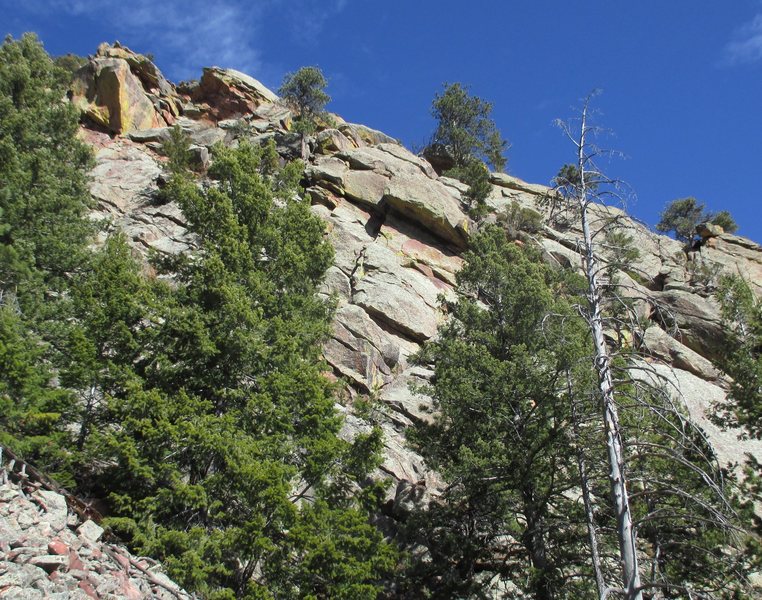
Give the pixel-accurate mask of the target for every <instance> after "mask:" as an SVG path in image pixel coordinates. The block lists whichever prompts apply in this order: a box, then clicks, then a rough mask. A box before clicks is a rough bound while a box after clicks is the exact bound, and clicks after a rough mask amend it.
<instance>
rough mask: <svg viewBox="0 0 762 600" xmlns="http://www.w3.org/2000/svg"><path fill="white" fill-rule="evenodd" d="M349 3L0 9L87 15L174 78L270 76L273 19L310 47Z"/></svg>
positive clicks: (113, 3)
mask: <svg viewBox="0 0 762 600" xmlns="http://www.w3.org/2000/svg"><path fill="white" fill-rule="evenodd" d="M347 6H349V0H214V1H213V2H212V1H209V0H164V1H162V2H159V1H157V0H24V1H23V2H20V1H19V0H0V13H2V12H4V10H3V9H5V10H11V14H13V12H16V13H26V14H27V15H28V16H31V17H36V16H37V17H38V16H40V15H46V16H50V15H56V14H58V15H68V16H69V17H75V18H77V19H81V20H83V21H87V22H92V24H93V27H98V28H99V29H100V28H102V29H103V31H104V32H106V31H108V32H109V33H108V35H113V36H114V37H115V38H116V39H118V40H119V41H121V42H123V43H125V44H127V45H129V46H131V47H133V49H134V50H139V51H144V52H152V53H153V54H155V56H156V58H157V62H158V64H159V66H160V67H161V68H162V69H163V70H164V71H165V73H166V75H167V76H169V77H170V78H171V79H173V80H175V81H177V80H180V79H190V78H196V77H199V76H200V74H201V68H202V67H204V66H210V65H216V66H220V67H230V68H234V69H238V70H240V71H244V72H245V73H249V74H251V75H253V76H254V77H257V78H258V79H261V80H263V81H275V80H277V79H279V78H280V76H281V73H280V72H279V71H280V70H279V69H277V68H276V65H277V63H278V60H279V58H278V57H277V56H269V57H268V55H267V46H266V44H267V39H268V37H269V38H272V36H273V32H272V28H273V26H275V27H281V28H283V32H282V35H285V36H288V37H289V38H290V39H292V40H293V41H294V42H295V43H297V44H298V45H300V46H303V47H304V46H306V47H308V48H311V47H315V46H318V45H319V44H320V36H321V34H322V33H323V32H324V31H325V28H326V27H329V26H330V23H331V19H332V18H334V17H335V16H336V15H338V14H339V13H341V12H342V11H343V10H344V9H345V8H346V7H347ZM108 41H113V40H108Z"/></svg>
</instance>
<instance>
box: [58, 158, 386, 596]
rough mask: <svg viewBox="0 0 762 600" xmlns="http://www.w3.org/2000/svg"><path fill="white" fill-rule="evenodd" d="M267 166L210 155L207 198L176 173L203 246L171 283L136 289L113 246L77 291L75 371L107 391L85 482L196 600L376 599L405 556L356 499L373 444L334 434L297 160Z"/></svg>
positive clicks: (324, 322) (336, 421)
mask: <svg viewBox="0 0 762 600" xmlns="http://www.w3.org/2000/svg"><path fill="white" fill-rule="evenodd" d="M274 152H275V150H274V147H272V146H268V147H265V148H255V147H252V146H249V145H246V144H242V145H241V146H239V147H238V148H237V149H236V150H229V149H225V148H222V147H219V148H217V149H216V150H215V160H214V164H213V166H212V168H211V169H210V171H209V174H210V176H211V177H213V178H214V179H215V181H214V184H212V185H205V186H200V185H199V184H198V183H197V182H196V181H194V180H193V179H191V178H190V177H189V176H188V174H186V173H182V172H180V171H177V170H176V171H175V173H174V174H173V175H172V176H171V178H170V182H169V183H168V185H167V187H166V188H165V191H164V194H165V196H166V198H165V199H167V200H174V201H177V202H178V203H179V204H180V206H181V208H182V209H183V211H184V213H185V215H186V218H187V219H188V224H189V229H190V230H191V231H192V232H193V233H195V234H196V235H197V236H198V244H199V247H198V250H197V251H196V252H194V253H193V254H192V255H189V256H180V257H176V258H175V259H174V260H171V261H167V262H166V263H165V264H164V268H171V274H172V276H173V279H174V282H173V284H172V286H171V287H170V286H166V285H159V284H152V283H150V282H147V281H145V280H144V279H143V278H141V277H139V274H138V272H137V270H136V267H135V266H134V264H133V266H130V263H129V256H128V255H126V254H125V251H124V250H125V249H124V245H123V242H120V241H119V240H114V242H113V244H112V245H111V246H110V247H107V251H108V252H109V255H108V256H104V258H103V260H102V261H101V262H99V263H97V264H99V266H100V268H99V270H98V271H97V273H95V275H94V278H93V282H100V286H98V287H97V288H93V287H92V286H90V284H89V283H88V282H87V281H83V283H82V284H81V285H78V286H77V287H76V292H77V294H76V297H77V302H78V303H79V304H78V305H79V306H81V307H82V309H83V310H82V312H81V314H80V318H81V322H82V324H83V325H82V331H83V335H82V337H83V339H85V340H87V343H86V344H82V348H83V350H82V352H81V353H80V355H79V356H78V357H77V358H76V361H75V364H74V365H73V366H72V368H71V369H69V371H68V373H69V374H70V376H71V377H72V381H73V382H74V381H77V379H76V378H77V377H78V378H79V379H78V381H80V382H89V381H93V382H95V386H96V387H98V389H99V392H98V394H97V398H98V402H97V407H96V408H97V410H95V411H94V412H92V413H88V414H86V415H85V417H86V419H83V428H84V426H85V424H86V423H87V424H89V426H88V432H87V437H86V439H85V440H84V456H85V458H86V459H88V460H89V462H90V463H91V464H95V465H96V468H95V469H94V470H93V472H92V473H90V475H89V481H88V482H82V484H83V485H89V486H90V489H91V491H92V492H94V493H98V494H107V495H108V499H109V501H110V503H111V504H112V506H113V509H114V514H115V517H114V518H112V519H111V520H110V522H111V524H112V526H113V527H114V528H115V529H116V530H117V531H119V532H121V533H122V534H123V535H124V536H126V537H127V538H128V539H129V540H130V543H131V544H132V545H133V546H134V547H135V548H137V549H139V550H140V551H141V552H144V553H148V554H151V555H153V556H156V557H157V558H160V559H162V560H163V561H164V564H165V565H166V567H167V568H168V570H169V572H170V573H171V574H172V576H173V577H174V578H175V579H176V580H177V581H178V582H180V583H181V584H183V585H184V586H186V587H187V588H188V589H192V590H195V591H198V592H200V593H201V594H203V595H204V596H207V597H220V598H222V597H230V596H235V597H251V598H271V597H305V598H307V597H346V598H349V597H356V598H374V597H376V595H377V594H378V592H379V590H380V589H381V587H382V583H381V576H382V574H383V573H385V572H387V571H388V570H389V569H390V568H391V567H392V566H393V563H394V561H395V560H396V559H395V556H396V555H395V552H394V551H393V550H392V548H391V547H390V546H389V545H388V544H387V543H386V542H385V541H384V540H383V537H382V536H381V534H380V533H379V532H377V531H376V530H375V528H374V527H373V526H372V525H370V523H369V521H368V516H367V512H365V511H364V509H363V505H362V503H361V502H359V500H360V499H359V498H358V497H357V494H356V492H355V491H354V488H355V487H356V481H358V480H359V479H361V478H363V477H364V476H365V474H366V473H367V472H368V470H369V469H370V468H373V467H374V466H375V465H376V456H377V453H378V449H379V447H380V436H379V433H378V432H372V433H370V434H368V435H366V436H360V437H359V438H358V439H357V440H356V441H355V443H354V444H349V443H348V442H346V441H344V440H342V439H341V438H339V436H338V431H339V428H340V425H341V419H340V418H339V416H338V414H337V412H336V411H335V409H334V400H333V394H332V392H333V390H332V386H331V384H330V383H329V382H328V380H327V379H326V378H325V377H323V375H322V371H323V369H324V367H323V364H322V362H321V360H320V347H321V342H322V340H323V339H324V336H325V335H326V332H327V331H328V326H329V323H330V315H331V307H330V305H329V304H326V302H325V301H323V300H321V299H319V298H318V296H317V294H316V289H317V285H318V284H319V282H320V281H321V279H322V277H323V273H324V272H325V269H326V268H327V266H328V265H329V264H330V262H331V258H332V250H331V247H330V246H329V245H328V243H327V242H326V241H325V240H324V235H323V225H322V223H321V222H320V221H319V220H318V219H317V217H314V216H313V215H312V214H311V213H310V211H309V206H308V204H307V203H306V201H304V200H303V199H301V198H300V197H299V196H298V195H297V194H296V191H297V187H296V186H297V182H298V180H299V177H300V175H301V166H300V164H299V163H294V164H291V165H288V166H286V167H285V168H284V169H280V168H278V167H276V166H275V165H276V164H277V162H276V161H274V160H272V158H273V156H272V155H273V154H274ZM88 306H91V307H93V309H94V310H88ZM101 341H103V342H104V343H101ZM80 357H82V358H80ZM89 361H90V362H92V366H88V365H89V364H90V362H89ZM82 365H85V367H86V368H82ZM96 421H97V423H98V424H99V427H97V428H96V427H94V426H93V424H94V423H95V422H96ZM373 493H374V488H373V487H372V486H371V488H369V489H368V491H367V492H366V493H364V495H363V496H364V497H367V498H368V499H369V500H370V499H372V497H373ZM328 524H332V525H330V526H328ZM328 556H330V557H331V559H332V560H335V561H337V562H338V563H339V564H340V565H341V568H337V567H336V566H335V565H331V564H329V562H331V561H329V560H328V559H327V557H328Z"/></svg>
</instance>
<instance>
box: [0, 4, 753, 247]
mask: <svg viewBox="0 0 762 600" xmlns="http://www.w3.org/2000/svg"><path fill="white" fill-rule="evenodd" d="M0 10H1V11H2V12H1V13H0V14H2V15H3V20H2V24H1V25H0V30H3V31H2V33H6V32H7V33H11V34H12V35H14V36H18V35H20V34H21V33H22V32H24V31H35V32H37V33H38V34H39V36H40V38H41V39H42V40H43V42H44V44H45V46H46V48H47V49H48V51H49V52H50V53H51V54H54V55H57V54H63V53H66V52H74V53H77V54H92V53H93V52H94V51H95V49H96V47H97V45H98V44H99V43H100V42H102V41H114V40H119V41H121V42H122V43H123V44H126V45H128V46H130V47H131V48H133V49H134V50H137V51H140V52H151V53H153V54H154V56H155V58H156V62H157V64H158V66H159V67H160V68H161V69H162V70H163V72H164V73H165V75H167V76H168V77H169V78H170V79H171V80H174V81H178V80H181V79H189V78H194V77H197V76H198V75H199V74H200V71H201V68H202V67H203V66H209V65H213V64H214V65H219V66H226V67H234V68H237V69H240V70H243V71H246V72H248V73H250V74H251V75H253V76H254V77H256V78H257V79H260V80H261V81H262V82H264V83H265V84H266V85H268V86H270V87H271V88H273V89H277V88H278V86H279V84H280V82H281V80H282V78H283V75H284V74H285V73H286V72H288V71H293V70H296V69H298V68H299V67H300V66H303V65H314V64H316V65H318V66H320V67H321V68H322V70H323V71H324V73H325V74H326V76H327V77H328V79H329V90H328V91H329V93H330V94H331V95H332V96H333V101H332V102H331V104H330V105H329V108H330V109H331V110H332V111H334V112H336V113H338V114H340V115H342V116H343V117H344V118H346V119H347V120H350V121H354V122H359V123H364V124H366V125H369V126H371V127H375V128H378V129H381V130H383V131H385V132H386V133H388V134H390V135H392V136H394V137H397V138H399V139H401V140H402V141H403V142H404V143H405V144H406V145H407V146H408V147H411V146H420V145H422V144H423V143H425V142H426V140H427V138H428V137H429V136H430V134H431V132H432V130H433V127H434V123H433V119H432V117H431V115H430V106H431V100H432V98H433V96H434V94H435V93H436V92H437V91H440V90H441V89H442V84H443V82H456V81H458V82H462V83H464V84H467V85H469V86H470V88H471V91H472V93H474V94H475V95H478V96H480V97H482V98H484V99H486V100H489V101H491V102H493V104H494V112H493V116H494V118H495V121H496V122H497V124H498V127H499V128H500V129H501V131H502V132H503V134H504V136H505V137H507V138H508V139H509V140H510V141H511V143H512V144H513V146H512V148H511V149H510V151H509V153H508V157H509V163H508V171H509V172H510V173H511V174H513V175H516V176H518V177H521V178H523V179H526V180H528V181H532V182H539V183H548V182H549V180H550V179H551V178H552V177H553V175H554V174H555V173H556V172H557V171H558V168H559V167H560V165H562V164H563V163H564V162H570V161H571V160H572V159H573V155H572V148H571V147H570V146H569V144H568V142H565V141H564V138H563V137H562V135H561V134H560V132H559V130H558V129H557V128H556V127H554V126H553V120H554V119H556V118H568V117H570V116H571V115H572V114H573V110H574V107H576V106H578V105H579V100H580V98H582V97H584V96H585V95H587V93H588V92H590V91H591V90H592V89H594V88H601V89H602V90H603V93H602V95H600V96H599V97H597V98H596V101H595V105H596V107H597V108H598V109H599V111H600V115H599V118H598V120H599V122H600V124H601V125H603V126H605V127H606V128H609V129H610V130H611V131H613V132H614V133H613V134H612V135H611V136H609V137H608V138H606V139H604V140H601V141H600V143H601V145H603V146H606V147H609V148H613V149H616V150H619V151H621V152H622V153H623V154H624V156H625V158H624V159H616V160H613V161H612V162H611V163H610V164H606V165H604V166H605V167H606V170H607V171H608V173H609V174H610V175H612V176H615V177H617V178H620V179H623V180H625V181H627V182H628V183H629V184H630V186H631V187H632V189H633V190H634V192H635V194H636V198H635V199H633V200H632V201H631V202H630V205H629V207H628V209H629V210H630V212H631V213H633V214H634V215H635V216H636V217H638V218H640V219H641V220H643V221H645V222H646V223H648V224H651V225H652V224H653V223H655V222H656V221H657V220H658V214H659V211H660V210H661V209H662V208H663V207H664V205H665V204H666V203H667V202H669V201H670V200H673V199H675V198H680V197H684V196H695V197H697V198H698V199H699V200H701V201H703V202H705V203H706V205H707V207H708V208H709V209H710V210H715V211H717V210H721V209H728V210H730V211H731V213H732V214H733V215H734V217H735V218H736V220H737V221H738V223H739V225H740V231H739V233H741V234H742V235H746V236H748V237H751V238H753V239H755V240H757V241H762V218H761V217H760V214H762V197H761V196H762V194H761V193H760V190H759V188H758V187H757V183H758V181H759V180H760V178H762V1H760V0H714V1H710V0H705V1H701V2H697V1H696V0H668V1H667V0H642V1H640V2H612V1H611V0H575V1H571V2H570V1H563V0H534V1H532V0H521V1H519V0H481V1H479V0H472V1H471V2H463V1H455V0H386V1H379V0H259V1H257V0H249V1H243V0H240V1H239V0H220V1H217V2H215V1H212V0H209V1H201V0H182V1H174V0H164V1H162V2H159V1H153V0H130V1H128V0H121V1H112V0H0Z"/></svg>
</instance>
